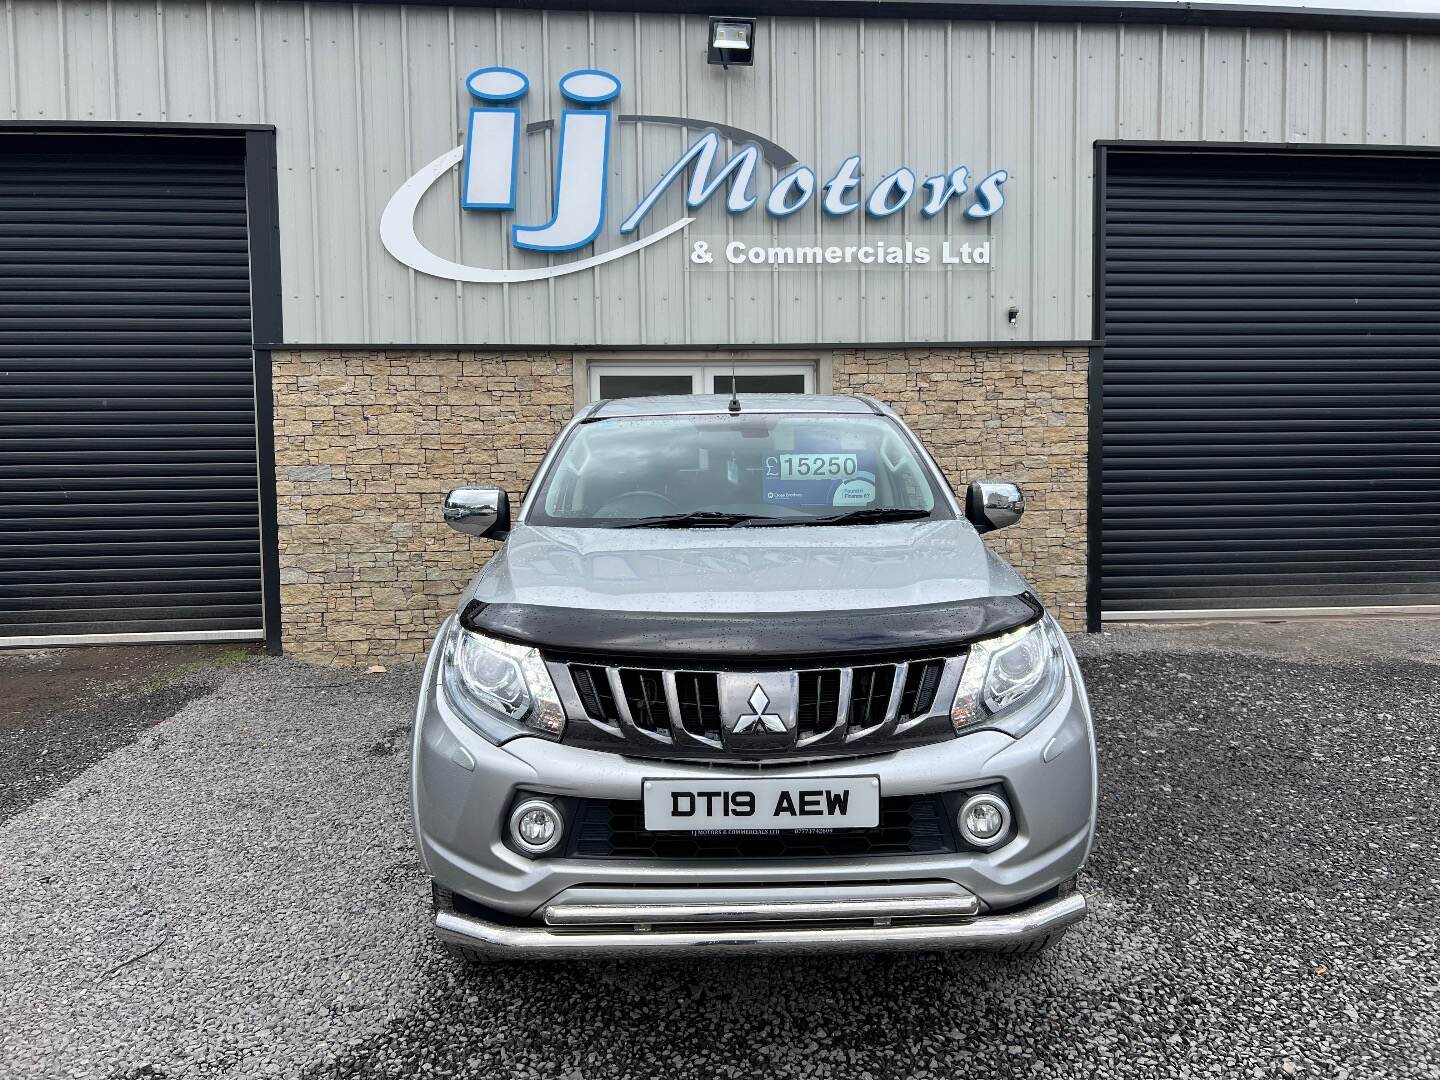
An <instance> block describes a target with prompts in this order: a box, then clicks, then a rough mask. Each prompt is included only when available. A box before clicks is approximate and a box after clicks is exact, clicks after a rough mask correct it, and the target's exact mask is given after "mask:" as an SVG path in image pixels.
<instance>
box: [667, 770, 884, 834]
mask: <svg viewBox="0 0 1440 1080" xmlns="http://www.w3.org/2000/svg"><path fill="white" fill-rule="evenodd" d="M878 824H880V780H879V778H878V777H874V776H827V777H824V778H816V779H813V780H787V779H784V778H781V777H775V778H765V779H760V778H758V777H757V778H756V779H754V780H646V781H645V828H647V829H649V830H650V831H651V832H675V831H687V832H761V831H763V832H774V831H786V832H790V831H794V830H803V829H873V828H874V827H875V826H876V825H878Z"/></svg>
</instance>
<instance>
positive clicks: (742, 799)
mask: <svg viewBox="0 0 1440 1080" xmlns="http://www.w3.org/2000/svg"><path fill="white" fill-rule="evenodd" d="M849 810H850V792H849V791H847V790H840V791H832V790H831V789H830V788H808V789H802V790H800V791H788V790H787V791H781V792H780V793H779V794H778V795H777V796H776V797H775V808H774V809H773V810H772V811H771V816H772V817H777V818H779V817H793V818H806V817H832V816H834V815H837V814H840V815H843V814H846V813H849ZM755 811H756V799H755V793H754V792H753V791H672V792H671V793H670V813H671V815H672V816H674V817H695V816H696V815H697V814H703V816H705V817H707V818H713V817H727V818H728V817H734V818H746V817H754V816H755Z"/></svg>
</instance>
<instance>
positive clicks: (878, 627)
mask: <svg viewBox="0 0 1440 1080" xmlns="http://www.w3.org/2000/svg"><path fill="white" fill-rule="evenodd" d="M1042 614H1044V609H1043V608H1042V607H1041V606H1040V603H1039V601H1037V600H1035V599H1034V598H1033V597H1032V596H1030V595H1028V594H1025V593H1020V594H1016V595H1012V596H983V597H978V598H976V599H973V600H957V601H953V602H950V603H944V604H920V605H917V606H915V607H902V608H861V609H859V610H850V611H778V612H757V613H753V614H750V613H747V614H729V613H716V614H711V613H690V612H648V611H598V610H585V609H576V608H558V607H540V606H537V605H533V604H485V603H483V602H481V601H479V600H472V601H470V603H468V604H466V605H465V609H464V610H463V611H461V613H460V624H461V625H462V626H464V627H465V628H466V629H468V630H474V631H477V632H479V633H482V634H489V635H491V636H492V637H497V638H503V639H504V640H506V641H513V642H519V643H521V644H525V645H534V646H536V647H538V648H541V649H545V650H548V651H550V652H552V653H561V654H566V655H572V656H594V657H623V656H645V657H654V658H656V659H660V660H665V661H672V660H682V659H683V660H694V661H709V662H715V661H728V662H730V663H734V662H736V661H741V662H750V663H753V662H755V661H760V660H762V659H763V661H766V662H770V661H775V660H783V659H786V658H789V657H816V656H820V657H827V658H828V657H837V658H838V657H847V656H866V657H871V656H878V655H880V654H885V653H904V654H909V655H912V656H913V655H914V654H915V653H916V652H928V651H932V650H933V651H937V652H938V651H942V650H945V649H950V648H954V647H957V646H962V645H964V644H966V643H967V642H971V641H974V640H976V639H977V638H983V637H989V636H991V635H992V634H998V633H1002V632H1003V631H1006V630H1012V629H1014V628H1015V627H1017V626H1023V625H1025V624H1026V623H1029V622H1034V621H1035V620H1036V619H1038V618H1039V617H1040V616H1041V615H1042Z"/></svg>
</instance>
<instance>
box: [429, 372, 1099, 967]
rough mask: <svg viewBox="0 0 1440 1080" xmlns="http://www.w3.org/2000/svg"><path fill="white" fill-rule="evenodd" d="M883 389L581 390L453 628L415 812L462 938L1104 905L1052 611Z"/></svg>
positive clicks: (962, 943)
mask: <svg viewBox="0 0 1440 1080" xmlns="http://www.w3.org/2000/svg"><path fill="white" fill-rule="evenodd" d="M1023 509H1024V503H1023V499H1022V496H1021V493H1020V491H1019V489H1018V488H1017V487H1015V486H1014V485H1013V484H1008V483H1000V482H991V481H983V480H982V481H976V482H974V483H972V484H971V485H970V486H969V488H968V490H967V491H966V495H965V499H964V503H963V505H961V504H960V502H959V501H958V500H957V499H956V498H955V497H954V496H953V495H952V493H951V491H950V489H949V487H948V486H947V484H946V482H945V480H944V479H943V477H942V476H941V473H940V470H939V469H938V468H937V467H936V464H935V462H934V461H933V460H932V459H931V457H930V455H929V454H928V453H927V452H926V450H925V448H924V447H923V446H922V445H921V444H920V442H919V440H918V439H917V438H916V437H915V435H914V434H913V433H912V432H911V431H910V430H909V429H908V428H907V427H906V425H905V424H904V423H903V422H902V421H901V419H900V417H899V416H898V415H896V413H895V412H894V411H893V410H891V409H890V408H888V407H886V406H884V405H882V404H880V403H879V402H877V401H875V400H873V399H871V398H868V397H863V396H835V397H824V396H814V395H782V396H771V397H750V396H744V397H743V400H739V401H737V400H735V399H733V398H732V399H727V398H725V397H723V396H721V397H704V396H696V397H670V398H666V397H654V398H636V399H627V400H613V401H602V402H599V403H598V404H595V405H591V406H588V407H586V408H585V409H583V410H582V411H581V412H580V414H579V415H578V416H576V417H575V419H574V420H572V421H571V422H570V423H569V424H568V425H567V426H566V427H565V429H564V430H563V431H561V432H560V434H559V436H558V437H557V438H556V439H555V441H554V443H553V445H552V446H551V447H550V449H549V451H548V453H547V454H546V456H545V458H544V460H543V462H542V463H541V465H540V467H539V470H538V472H537V473H536V475H535V478H534V481H533V483H532V485H531V487H530V489H529V491H528V493H527V495H526V497H525V500H524V505H523V506H522V508H521V509H520V511H519V513H518V514H517V515H515V516H514V517H513V518H512V516H511V511H510V506H509V500H508V498H507V495H506V493H505V491H504V490H502V489H500V488H498V487H466V488H459V489H456V490H454V491H452V492H450V494H449V496H448V497H447V498H446V501H445V505H444V510H443V512H444V516H445V520H446V521H448V522H449V523H450V524H451V525H452V526H454V527H455V528H456V529H459V530H460V531H461V532H464V533H468V534H470V535H473V536H483V537H489V538H491V539H493V540H499V541H503V546H502V547H501V548H500V550H499V552H498V553H497V554H496V555H495V556H494V557H493V558H491V559H490V561H489V562H488V563H487V564H486V565H485V567H484V569H483V570H481V571H480V573H479V574H478V576H477V577H476V578H475V579H474V581H473V582H472V583H471V584H470V586H469V587H468V588H467V590H466V591H465V593H464V595H463V596H462V597H461V600H460V603H459V606H458V609H457V610H456V612H455V613H454V615H453V616H452V617H450V618H449V619H448V620H447V621H446V622H445V624H444V625H443V626H442V627H441V628H440V631H439V634H438V635H437V637H436V640H435V644H434V647H433V649H432V650H431V652H430V656H429V661H428V663H427V666H426V670H425V676H424V682H423V686H422V689H421V692H420V700H419V705H418V710H417V715H416V722H415V731H414V744H413V764H412V810H413V814H414V825H415V833H416V838H417V842H418V845H419V849H420V854H421V857H422V859H423V861H424V864H425V868H426V870H427V871H428V872H429V875H430V877H431V878H432V880H433V894H434V907H435V913H434V918H435V927H436V931H437V933H438V936H439V938H440V940H441V941H442V942H443V943H445V944H446V946H447V947H449V948H450V949H451V950H452V951H454V952H456V953H458V954H459V955H461V956H463V957H465V958H467V959H475V960H480V959H494V958H506V957H517V958H519V957H582V956H601V955H604V956H615V955H634V956H640V955H657V954H665V953H670V954H675V953H681V954H687V953H699V952H719V951H731V952H737V953H738V952H752V953H753V952H765V951H771V952H807V951H808V952H816V951H843V950H860V951H864V950H882V949H925V950H939V949H987V950H998V951H1007V952H1016V953H1027V952H1035V951H1039V950H1041V949H1043V948H1045V947H1046V946H1047V945H1049V944H1050V943H1052V942H1054V941H1055V940H1056V939H1057V938H1058V937H1059V936H1060V935H1061V934H1062V933H1063V932H1064V931H1065V929H1066V928H1067V927H1068V926H1070V925H1072V924H1073V923H1075V922H1077V921H1079V920H1080V919H1082V918H1083V917H1084V916H1085V913H1086V901H1085V897H1084V896H1083V894H1081V893H1080V892H1079V891H1078V890H1077V888H1076V879H1077V874H1078V871H1079V870H1080V868H1081V866H1082V865H1083V863H1084V862H1085V858H1086V855H1087V854H1088V852H1089V850H1090V844H1091V838H1092V835H1093V830H1094V822H1095V800H1096V768H1095V751H1094V739H1093V734H1092V729H1091V722H1090V712H1089V707H1088V704H1087V701H1086V697H1085V690H1084V687H1083V685H1082V684H1081V679H1080V672H1079V670H1078V668H1077V667H1076V663H1075V657H1074V655H1073V654H1072V652H1071V650H1070V647H1069V645H1068V643H1067V642H1066V639H1065V636H1064V634H1063V633H1062V632H1061V630H1060V628H1059V627H1058V626H1057V625H1056V623H1055V621H1054V619H1053V618H1052V617H1051V616H1050V615H1048V614H1047V613H1046V611H1045V609H1044V608H1043V607H1042V605H1041V603H1040V601H1039V600H1038V599H1037V598H1036V596H1035V594H1034V592H1033V591H1032V590H1031V589H1030V588H1029V587H1027V586H1026V584H1025V582H1024V581H1023V580H1021V578H1020V576H1019V575H1018V574H1017V573H1016V572H1015V571H1014V570H1013V569H1012V568H1011V567H1010V566H1009V565H1008V564H1007V563H1005V562H1004V561H1003V560H1002V559H1000V558H999V557H998V556H996V555H995V554H994V553H993V552H991V551H989V550H987V548H986V547H985V546H984V544H983V543H982V542H981V534H983V533H985V532H988V531H990V530H993V529H999V528H1003V527H1005V526H1007V525H1010V524H1012V523H1014V522H1015V521H1016V520H1017V519H1018V518H1019V517H1020V515H1021V513H1022V511H1023Z"/></svg>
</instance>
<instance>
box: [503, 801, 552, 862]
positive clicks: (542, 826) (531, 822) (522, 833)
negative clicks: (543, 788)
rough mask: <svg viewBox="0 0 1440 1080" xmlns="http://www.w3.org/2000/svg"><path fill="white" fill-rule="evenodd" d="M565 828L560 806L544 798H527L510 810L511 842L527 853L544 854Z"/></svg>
mask: <svg viewBox="0 0 1440 1080" xmlns="http://www.w3.org/2000/svg"><path fill="white" fill-rule="evenodd" d="M564 830H565V821H564V819H563V818H562V817H561V816H560V810H559V808H558V807H557V806H556V805H555V804H554V803H551V802H546V801H545V800H544V799H526V800H525V801H524V802H522V803H521V804H520V805H519V806H517V807H515V809H514V810H512V811H511V812H510V842H511V843H513V844H514V845H515V846H516V847H517V848H519V849H520V850H521V851H523V852H524V853H525V854H526V855H544V854H545V853H546V852H547V851H550V850H551V849H552V848H554V847H555V845H556V844H558V843H560V836H561V834H562V833H563V832H564Z"/></svg>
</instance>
